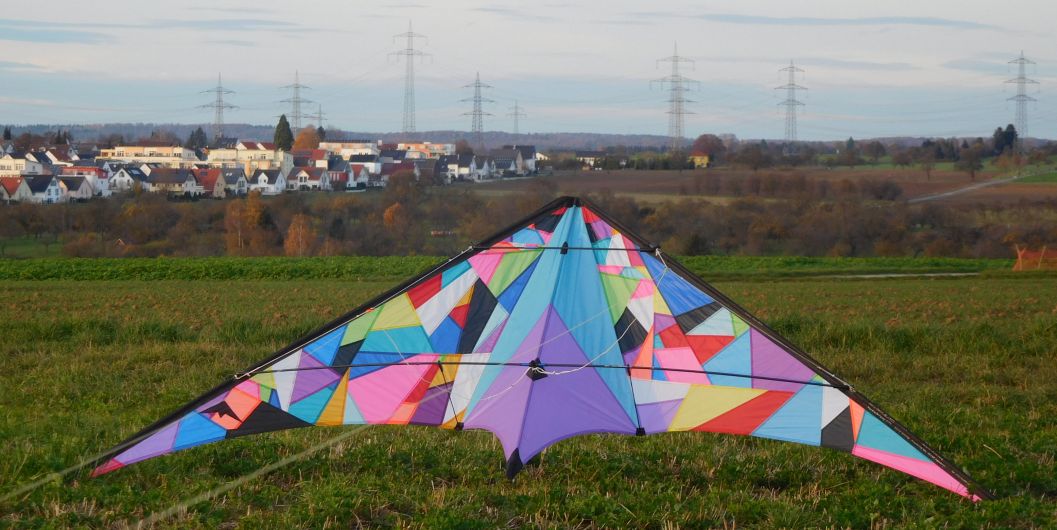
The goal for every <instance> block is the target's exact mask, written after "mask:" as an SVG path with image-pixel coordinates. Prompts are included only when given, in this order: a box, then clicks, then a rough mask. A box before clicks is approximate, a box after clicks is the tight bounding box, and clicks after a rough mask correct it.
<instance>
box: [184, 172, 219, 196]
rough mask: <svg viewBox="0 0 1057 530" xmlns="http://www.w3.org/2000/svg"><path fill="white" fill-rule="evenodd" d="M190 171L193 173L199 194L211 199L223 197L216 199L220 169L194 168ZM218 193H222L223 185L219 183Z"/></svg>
mask: <svg viewBox="0 0 1057 530" xmlns="http://www.w3.org/2000/svg"><path fill="white" fill-rule="evenodd" d="M192 171H194V174H195V180H197V181H198V192H199V194H201V195H204V196H206V197H212V198H220V197H223V195H221V196H220V197H217V195H216V191H217V181H219V180H220V168H210V169H202V168H195V169H193V170H192ZM219 191H220V192H221V193H223V192H224V185H223V183H221V185H220V189H219Z"/></svg>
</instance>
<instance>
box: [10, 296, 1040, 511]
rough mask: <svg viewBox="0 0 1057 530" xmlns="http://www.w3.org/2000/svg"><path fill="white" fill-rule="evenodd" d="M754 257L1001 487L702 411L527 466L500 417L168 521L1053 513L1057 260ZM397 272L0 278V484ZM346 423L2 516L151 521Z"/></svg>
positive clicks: (813, 340) (814, 341)
mask: <svg viewBox="0 0 1057 530" xmlns="http://www.w3.org/2000/svg"><path fill="white" fill-rule="evenodd" d="M706 277H707V276H706ZM758 279H766V280H767V281H744V280H739V281H732V280H729V279H728V280H723V281H720V282H718V283H717V286H718V287H719V288H720V289H723V290H725V291H726V292H728V293H729V294H731V295H732V296H733V297H734V298H735V299H736V300H738V301H739V302H741V303H742V304H744V305H745V306H746V307H747V308H749V309H750V310H752V311H755V312H756V313H757V314H758V315H759V316H761V317H762V318H763V319H764V320H765V321H767V322H769V323H770V324H772V325H773V326H775V327H776V328H777V329H778V330H779V331H780V332H782V333H784V334H786V335H787V336H789V337H791V338H792V339H793V340H794V341H795V342H797V343H798V344H800V345H802V346H803V347H804V348H805V349H806V350H808V351H810V352H813V353H814V354H815V355H816V357H817V358H818V359H819V360H821V361H822V362H823V363H824V364H826V365H828V366H829V367H830V368H832V369H833V370H834V371H835V372H836V373H838V374H841V375H842V376H844V377H845V378H847V379H848V380H849V381H851V382H852V383H853V384H854V385H855V386H856V387H857V388H858V389H860V390H861V391H863V392H864V393H865V394H867V395H868V396H870V397H871V398H873V399H874V400H876V401H877V402H878V403H879V404H881V405H882V406H883V407H886V408H887V410H888V411H889V412H890V413H892V414H893V415H894V416H895V417H897V418H899V419H900V420H902V421H903V422H904V424H906V425H907V426H908V427H909V428H911V430H913V431H915V432H916V433H918V434H919V435H921V436H922V437H923V438H925V439H926V440H927V441H929V442H930V443H931V444H933V445H934V446H935V447H937V448H938V449H939V450H940V451H941V452H943V453H945V454H946V455H947V456H949V457H950V458H952V459H953V460H954V461H955V462H957V463H959V464H960V465H962V466H963V467H964V468H965V469H966V470H968V471H969V472H970V473H971V474H972V475H973V476H974V477H975V478H976V479H977V480H979V481H980V482H981V483H982V484H984V485H985V486H986V487H988V488H990V489H991V490H992V491H993V492H994V493H995V494H996V495H997V496H998V497H999V500H996V501H989V502H984V503H981V504H979V505H973V504H971V503H969V502H967V501H964V500H962V499H961V498H960V497H957V496H955V495H953V494H950V493H948V492H946V491H943V490H941V489H939V488H935V487H933V486H931V485H928V484H926V483H923V482H920V481H917V480H914V479H911V478H909V477H907V476H905V475H902V474H900V473H897V472H894V471H891V470H888V469H885V468H881V467H880V466H877V465H874V464H871V463H869V462H865V461H861V460H858V459H854V458H852V457H850V456H848V455H846V454H843V453H837V452H834V451H829V450H825V449H820V448H813V447H803V446H797V445H793V444H784V443H781V442H772V441H768V440H758V439H749V438H742V437H733V436H723V435H712V434H704V433H681V434H669V435H659V436H649V437H644V438H636V437H620V436H587V437H580V438H574V439H571V440H568V441H564V442H561V443H559V444H557V445H555V446H554V447H553V448H551V449H549V450H548V451H547V452H545V453H544V455H543V457H542V458H541V459H540V460H539V462H538V463H537V464H534V465H530V466H529V467H528V468H527V469H526V471H525V472H523V473H522V474H521V475H519V477H518V479H517V481H516V482H513V483H511V482H508V481H507V480H506V479H505V478H504V476H503V470H502V462H503V458H502V452H501V449H500V448H499V445H498V443H497V442H496V441H495V440H494V438H493V437H492V436H491V435H490V434H488V433H486V432H472V431H467V432H459V433H455V432H449V431H440V430H434V429H429V428H421V427H371V428H368V429H363V430H360V431H357V432H354V433H353V435H352V436H351V437H350V438H348V439H347V440H344V441H342V442H340V443H339V444H337V445H335V446H332V447H330V448H328V449H326V450H323V451H321V452H319V453H317V454H314V455H313V456H311V457H308V458H306V459H304V460H301V461H299V462H296V463H294V464H292V465H289V466H286V467H283V468H281V469H278V470H276V471H274V472H271V473H269V474H266V475H264V476H262V477H260V478H257V479H256V480H253V481H250V482H248V483H246V484H245V485H242V486H240V487H238V488H236V489H234V490H232V491H230V492H228V493H226V494H224V495H222V496H221V497H219V498H217V499H214V500H212V501H207V502H201V503H198V504H194V505H193V506H191V507H190V509H189V510H188V511H187V512H186V513H180V514H177V515H176V516H175V517H173V518H170V519H168V520H166V521H165V522H163V523H162V525H161V526H165V527H168V526H172V527H181V528H182V527H203V528H216V527H245V528H260V527H273V528H288V527H302V528H326V527H340V528H347V527H350V526H354V527H355V526H357V525H363V526H410V527H460V528H494V527H498V526H550V527H570V526H577V527H592V526H598V527H602V526H605V527H619V526H635V527H658V528H659V527H677V526H678V527H698V526H708V527H716V526H720V527H722V526H726V527H791V528H800V527H830V526H833V527H853V528H869V527H873V528H907V527H920V528H934V527H939V526H945V527H950V528H984V527H992V528H1030V527H1051V526H1052V525H1053V524H1054V520H1057V507H1055V504H1054V503H1053V500H1052V499H1053V497H1054V495H1055V494H1057V464H1055V462H1054V455H1055V454H1057V420H1055V418H1057V365H1055V364H1054V363H1053V352H1054V345H1055V344H1057V325H1054V321H1055V318H1054V317H1055V315H1057V279H1053V278H1045V277H1038V278H1036V277H1032V278H1031V279H1019V278H1014V277H1000V278H958V279H942V280H939V279H897V280H834V279H818V278H814V279H808V280H801V279H781V278H778V277H766V276H760V277H759V278H758ZM391 284H392V280H386V281H349V280H335V279H315V280H298V281H271V280H253V281H212V280H197V281H189V280H161V281H128V280H109V281H63V280H47V281H19V280H6V281H4V282H2V283H0V301H2V302H0V337H3V340H0V363H3V364H2V368H3V369H2V370H0V388H3V389H4V390H3V392H0V410H3V412H4V413H3V414H2V415H0V447H3V448H4V456H3V457H2V458H0V495H2V494H4V493H6V492H8V491H12V490H14V489H15V488H16V487H17V486H18V485H21V484H24V483H27V482H30V481H32V480H34V479H36V478H39V477H41V476H43V475H45V474H47V473H49V472H53V471H58V470H61V469H64V468H66V467H67V466H70V465H72V464H74V463H76V462H78V461H80V460H81V459H83V458H85V457H87V456H90V455H92V454H95V453H97V452H99V451H101V450H104V449H106V448H108V447H110V446H112V445H113V444H114V443H116V442H118V441H120V440H121V439H123V438H125V437H126V436H128V435H129V434H131V433H133V432H134V431H136V430H138V429H139V428H141V427H142V426H144V425H146V424H147V423H149V422H151V421H153V420H155V419H156V418H158V417H159V416H161V415H163V414H165V413H167V412H168V411H170V410H171V409H173V408H175V407H177V406H178V405H181V404H183V403H184V402H186V401H187V400H189V399H190V398H192V397H194V396H197V395H198V394H200V393H201V392H202V391H204V390H205V389H207V388H210V387H212V386H213V385H214V384H216V383H217V382H219V381H220V380H222V379H224V378H227V377H228V376H230V374H231V373H233V372H234V371H236V370H239V369H241V368H243V367H245V366H247V365H249V364H251V363H252V362H254V361H256V360H258V359H260V358H262V357H263V356H265V355H266V354H267V353H269V352H271V351H272V350H274V349H276V348H278V347H281V346H282V345H284V344H286V343H287V342H289V341H290V340H291V339H292V338H294V337H296V336H298V335H300V334H302V333H305V332H307V331H309V330H310V329H312V328H314V327H315V326H317V325H319V324H321V323H323V322H325V321H327V320H329V319H330V318H331V317H333V316H335V315H337V314H339V313H341V312H343V311H345V310H347V309H349V308H352V307H354V306H355V305H357V304H358V303H359V302H361V301H363V300H365V299H366V298H368V297H369V296H370V295H372V294H373V293H376V292H379V291H381V290H383V289H385V288H386V287H388V286H389V285H391ZM349 429H351V428H349ZM344 432H348V429H346V428H312V429H302V430H297V431H285V432H279V433H270V434H265V435H259V436H255V437H248V438H241V439H239V440H233V441H228V442H223V443H217V444H212V445H207V446H204V447H201V448H196V449H193V450H190V451H186V452H182V453H178V454H175V455H171V456H167V457H164V458H159V459H155V460H151V461H148V462H144V463H141V464H137V465H135V466H131V467H129V468H128V469H123V470H120V471H118V472H115V473H112V474H110V475H106V476H104V477H101V478H97V479H91V478H87V475H86V474H83V473H81V474H73V475H71V476H70V477H69V479H68V480H66V481H65V482H52V483H49V484H47V485H45V486H43V487H41V488H39V489H36V490H34V491H32V492H30V493H27V494H25V495H22V496H18V497H16V498H13V499H9V500H6V501H4V502H3V503H0V513H2V514H3V515H2V516H0V526H25V527H72V526H84V527H103V526H115V525H117V526H120V525H122V524H125V523H136V522H137V521H139V520H140V519H142V518H144V517H147V516H149V515H151V514H153V513H156V512H160V511H164V510H167V509H169V508H170V507H173V506H176V505H179V504H180V503H181V502H183V501H184V500H186V499H188V498H190V497H193V496H194V495H196V494H200V493H203V492H206V491H209V490H211V489H213V488H216V487H218V486H221V485H224V484H226V483H228V482H229V481H232V480H234V479H236V478H238V477H241V476H243V475H245V474H246V473H250V472H252V471H254V470H257V469H260V468H262V467H264V466H266V465H268V464H270V463H273V462H276V461H279V460H280V459H282V458H284V457H286V456H289V455H292V454H295V453H297V452H298V451H301V450H303V449H305V448H308V447H311V446H313V445H315V444H318V443H320V442H322V441H325V440H329V439H331V438H333V437H335V436H337V435H339V434H342V433H344Z"/></svg>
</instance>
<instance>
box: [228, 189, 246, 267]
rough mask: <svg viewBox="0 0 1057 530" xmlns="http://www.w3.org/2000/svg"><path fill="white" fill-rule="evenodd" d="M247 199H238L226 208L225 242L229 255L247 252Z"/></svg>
mask: <svg viewBox="0 0 1057 530" xmlns="http://www.w3.org/2000/svg"><path fill="white" fill-rule="evenodd" d="M245 205H246V201H244V200H242V199H236V200H233V201H231V202H229V203H228V205H227V208H225V210H224V243H225V248H226V249H227V254H228V255H229V256H241V255H243V254H244V253H245V252H246V250H245V249H246V247H247V246H249V242H248V241H247V240H246V235H247V233H246V230H245V226H244V221H245V216H244V215H243V210H244V209H245Z"/></svg>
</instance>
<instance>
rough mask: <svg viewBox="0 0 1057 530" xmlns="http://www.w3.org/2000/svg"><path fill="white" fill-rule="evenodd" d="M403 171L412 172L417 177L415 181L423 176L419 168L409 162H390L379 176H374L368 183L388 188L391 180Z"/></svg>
mask: <svg viewBox="0 0 1057 530" xmlns="http://www.w3.org/2000/svg"><path fill="white" fill-rule="evenodd" d="M401 171H410V172H411V173H413V174H414V175H415V180H418V178H419V176H420V175H421V174H420V173H419V171H418V168H417V167H415V164H414V163H413V162H411V161H409V160H405V161H403V162H389V163H385V164H382V170H381V171H380V172H379V173H378V175H372V176H371V177H372V178H371V179H370V180H369V181H368V182H369V184H371V185H373V186H387V185H388V184H389V178H390V177H392V176H393V175H394V174H396V173H399V172H401ZM374 177H377V178H374Z"/></svg>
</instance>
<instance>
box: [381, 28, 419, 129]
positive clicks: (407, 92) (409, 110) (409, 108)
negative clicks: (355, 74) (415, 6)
mask: <svg viewBox="0 0 1057 530" xmlns="http://www.w3.org/2000/svg"><path fill="white" fill-rule="evenodd" d="M399 38H406V39H407V46H406V47H405V48H404V49H402V50H398V51H395V52H392V53H390V54H389V56H390V57H393V56H396V57H398V58H399V57H403V58H404V62H405V63H406V70H404V125H403V131H404V136H405V137H406V136H407V135H409V134H411V133H414V132H415V57H418V58H420V60H421V58H422V57H426V56H428V55H429V54H427V53H424V52H421V51H419V50H416V49H415V39H424V40H426V42H429V38H428V37H426V36H425V35H420V34H418V33H415V32H413V31H411V21H410V20H409V21H408V22H407V32H406V33H401V34H399V35H393V41H394V42H395V41H396V39H399Z"/></svg>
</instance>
